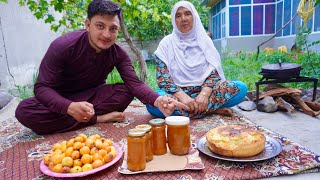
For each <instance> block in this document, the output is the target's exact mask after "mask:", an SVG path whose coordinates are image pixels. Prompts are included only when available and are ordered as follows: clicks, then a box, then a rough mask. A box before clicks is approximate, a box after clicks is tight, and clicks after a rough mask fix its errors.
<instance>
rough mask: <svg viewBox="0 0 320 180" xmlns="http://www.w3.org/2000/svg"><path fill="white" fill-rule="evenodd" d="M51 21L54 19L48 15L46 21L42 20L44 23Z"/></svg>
mask: <svg viewBox="0 0 320 180" xmlns="http://www.w3.org/2000/svg"><path fill="white" fill-rule="evenodd" d="M53 21H54V17H53V16H52V15H51V14H49V15H48V16H47V19H45V20H44V22H45V23H51V22H53Z"/></svg>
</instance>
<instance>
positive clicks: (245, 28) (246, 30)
mask: <svg viewBox="0 0 320 180" xmlns="http://www.w3.org/2000/svg"><path fill="white" fill-rule="evenodd" d="M241 35H251V6H242V7H241Z"/></svg>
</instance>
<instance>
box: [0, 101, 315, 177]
mask: <svg viewBox="0 0 320 180" xmlns="http://www.w3.org/2000/svg"><path fill="white" fill-rule="evenodd" d="M18 103H19V99H16V98H15V99H13V100H12V101H11V102H10V103H9V104H8V105H7V106H6V107H4V108H3V109H2V110H0V124H1V125H0V179H56V178H52V177H49V176H46V175H44V174H43V173H42V172H41V171H40V169H39V167H40V162H41V160H42V157H43V156H44V154H45V153H47V152H48V151H49V149H50V148H51V146H52V145H53V144H54V143H56V142H58V141H60V140H65V139H70V138H71V137H74V136H76V135H77V134H80V133H84V134H86V135H92V134H97V133H98V134H101V135H102V136H104V137H107V138H110V139H113V141H114V142H116V143H117V144H118V145H120V146H121V147H122V148H123V146H124V144H125V143H126V135H127V130H128V129H130V128H133V127H135V126H136V125H138V124H143V123H147V122H148V121H149V120H150V119H152V118H153V117H152V116H151V115H149V114H148V112H147V111H146V109H145V106H144V105H143V104H141V103H140V102H138V101H133V102H132V103H131V104H130V106H129V107H128V108H127V109H126V111H125V113H126V117H127V120H126V122H125V123H109V124H96V125H94V126H91V127H87V128H84V129H80V130H78V131H72V132H67V133H61V134H55V135H48V136H39V135H36V134H35V133H33V132H32V131H31V130H30V129H27V128H25V127H24V126H22V125H21V124H20V123H19V122H18V121H17V119H16V118H15V117H14V111H15V108H16V107H17V105H18ZM222 124H242V125H247V126H253V127H256V128H257V129H258V130H260V131H261V132H263V133H264V134H267V135H269V136H271V137H273V138H274V139H276V140H278V141H279V142H281V144H282V148H283V150H282V152H281V153H280V154H279V155H278V156H276V157H274V158H271V159H268V160H264V161H258V162H246V163H244V162H230V161H224V160H218V159H215V158H212V157H209V156H207V155H205V154H202V153H200V157H201V159H202V162H203V164H204V165H205V169H203V170H185V171H175V172H154V173H145V174H136V175H123V174H120V173H119V172H118V167H120V166H121V164H122V160H123V158H121V159H120V160H119V161H118V162H117V163H115V164H114V165H113V166H111V167H109V168H107V169H105V170H103V171H100V172H98V173H96V174H93V175H90V176H86V177H83V178H77V179H150V178H152V179H257V178H265V177H272V176H282V175H292V174H298V173H311V172H319V171H320V156H319V155H316V154H314V153H313V152H311V151H310V150H308V149H306V148H304V147H303V146H301V145H299V144H297V143H295V142H293V141H291V140H289V139H287V138H285V137H282V136H281V135H279V134H276V133H274V132H271V131H269V130H267V129H265V128H263V127H260V126H256V125H255V124H253V123H252V122H251V121H249V120H248V119H247V118H245V117H243V116H242V115H241V114H238V113H236V112H235V114H234V116H232V117H224V116H219V115H212V116H209V117H207V118H205V119H200V120H192V121H191V123H190V130H191V140H192V142H193V143H194V144H195V143H196V140H197V139H199V138H200V137H202V136H203V135H205V133H206V132H207V131H208V130H210V129H212V128H214V127H217V126H219V125H222Z"/></svg>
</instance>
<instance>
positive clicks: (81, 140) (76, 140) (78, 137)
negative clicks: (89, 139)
mask: <svg viewBox="0 0 320 180" xmlns="http://www.w3.org/2000/svg"><path fill="white" fill-rule="evenodd" d="M74 141H75V142H81V143H82V142H84V139H83V137H81V136H77V137H75V138H74Z"/></svg>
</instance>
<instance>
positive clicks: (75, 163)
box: [73, 159, 82, 167]
mask: <svg viewBox="0 0 320 180" xmlns="http://www.w3.org/2000/svg"><path fill="white" fill-rule="evenodd" d="M75 166H80V167H82V162H81V160H80V159H75V160H73V167H75Z"/></svg>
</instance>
